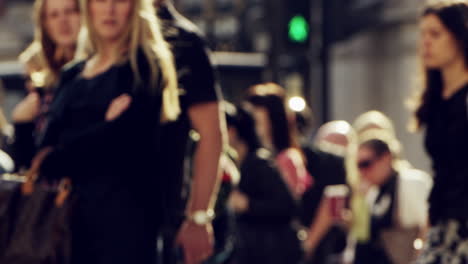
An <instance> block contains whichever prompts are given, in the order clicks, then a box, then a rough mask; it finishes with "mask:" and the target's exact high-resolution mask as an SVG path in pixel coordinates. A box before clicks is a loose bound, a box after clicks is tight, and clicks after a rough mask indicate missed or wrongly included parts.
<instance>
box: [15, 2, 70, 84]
mask: <svg viewBox="0 0 468 264" xmlns="http://www.w3.org/2000/svg"><path fill="white" fill-rule="evenodd" d="M46 1H47V0H35V2H34V8H33V20H34V40H33V42H32V43H31V44H30V45H29V46H28V47H27V48H26V49H25V50H24V51H23V52H22V53H21V54H20V56H19V60H20V62H22V63H24V64H26V66H27V67H28V68H30V69H32V71H34V72H40V73H41V75H42V78H41V79H42V81H41V82H40V83H34V84H35V85H36V86H43V87H46V88H49V87H51V86H53V85H54V84H55V83H56V82H57V80H58V76H59V74H60V70H61V68H62V67H63V65H65V64H66V63H67V62H69V61H70V60H71V59H73V58H72V57H71V58H62V60H56V58H55V53H56V51H57V44H56V43H55V42H54V41H53V40H52V39H51V37H50V36H49V34H48V33H47V30H46V27H45V15H46V14H45V6H46ZM74 1H75V4H76V8H78V11H79V3H78V0H74ZM29 74H31V72H29Z"/></svg>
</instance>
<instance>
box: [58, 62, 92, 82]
mask: <svg viewBox="0 0 468 264" xmlns="http://www.w3.org/2000/svg"><path fill="white" fill-rule="evenodd" d="M85 65H86V61H85V60H79V61H72V62H70V63H68V64H66V65H65V66H64V67H63V69H62V71H61V73H60V79H61V81H67V80H70V79H72V78H74V77H76V76H77V75H78V74H80V73H81V72H82V71H83V69H84V66H85Z"/></svg>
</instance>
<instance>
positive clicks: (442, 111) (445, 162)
mask: <svg viewBox="0 0 468 264" xmlns="http://www.w3.org/2000/svg"><path fill="white" fill-rule="evenodd" d="M467 93H468V84H467V85H465V86H464V87H463V88H462V89H460V90H459V91H457V92H456V93H455V94H454V95H453V96H452V97H450V98H448V99H444V100H442V99H441V100H440V102H439V103H438V105H437V107H436V109H437V110H436V111H434V112H433V113H432V117H431V118H430V120H429V122H428V123H427V127H426V138H425V145H426V150H427V152H428V154H429V156H430V157H431V158H432V167H433V170H434V177H435V178H434V187H433V190H432V193H431V196H430V217H431V223H432V224H435V223H436V222H437V221H439V220H446V219H462V220H468V210H467V209H466V204H468V116H467Z"/></svg>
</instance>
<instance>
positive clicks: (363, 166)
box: [357, 157, 379, 170]
mask: <svg viewBox="0 0 468 264" xmlns="http://www.w3.org/2000/svg"><path fill="white" fill-rule="evenodd" d="M378 159H379V157H373V158H370V159H366V160H362V161H359V162H358V164H357V166H358V168H359V169H361V170H362V169H368V168H370V167H371V166H372V165H374V163H375V162H376V161H377V160H378Z"/></svg>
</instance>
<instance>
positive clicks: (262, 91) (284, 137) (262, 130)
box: [247, 83, 312, 199]
mask: <svg viewBox="0 0 468 264" xmlns="http://www.w3.org/2000/svg"><path fill="white" fill-rule="evenodd" d="M285 96H286V95H285V90H284V89H283V88H282V87H281V86H279V85H277V84H275V83H265V84H259V85H255V86H252V87H251V88H250V89H249V90H248V94H247V102H249V103H250V104H251V105H252V107H253V114H254V119H255V127H256V130H257V133H258V135H259V136H260V140H261V142H262V145H263V146H264V147H266V148H267V149H268V150H270V151H271V152H272V153H273V154H274V155H275V160H276V163H277V164H278V167H279V169H280V172H281V175H282V176H283V177H284V180H285V182H286V183H287V185H288V187H289V189H290V191H291V193H292V194H293V195H294V197H295V198H296V199H300V197H301V196H302V194H303V193H304V192H305V191H306V190H307V188H308V187H310V185H311V184H312V177H311V176H310V174H309V173H308V172H307V169H306V166H305V158H304V155H303V153H302V151H301V149H300V146H299V143H298V137H297V126H296V125H295V124H294V122H295V121H294V118H292V117H291V116H289V115H288V112H287V110H286V107H285Z"/></svg>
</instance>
